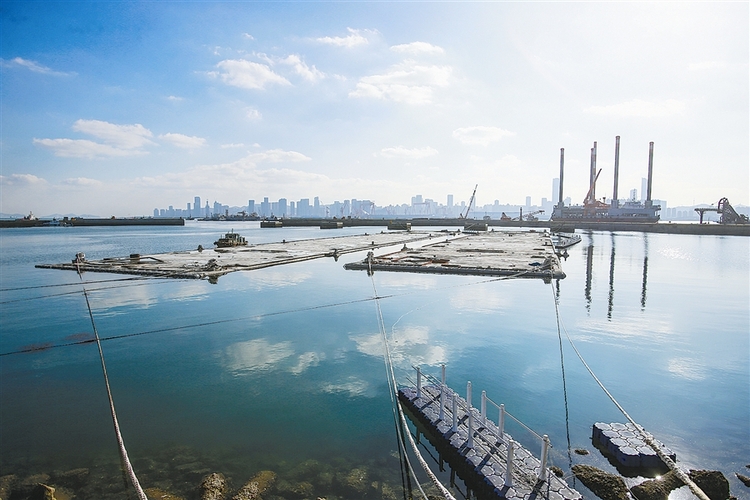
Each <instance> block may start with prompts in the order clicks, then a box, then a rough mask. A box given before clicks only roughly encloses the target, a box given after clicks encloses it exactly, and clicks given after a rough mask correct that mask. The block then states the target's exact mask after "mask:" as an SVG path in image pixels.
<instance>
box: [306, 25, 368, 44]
mask: <svg viewBox="0 0 750 500" xmlns="http://www.w3.org/2000/svg"><path fill="white" fill-rule="evenodd" d="M346 29H347V31H349V35H347V36H345V37H340V36H333V37H331V36H325V37H322V38H316V39H315V40H316V41H318V42H320V43H325V44H327V45H334V46H336V47H346V48H348V49H349V48H352V47H356V46H357V45H366V44H368V43H370V42H369V40H368V39H367V37H365V36H363V35H362V33H365V34H367V35H370V34H375V33H377V31H374V30H355V29H352V28H346Z"/></svg>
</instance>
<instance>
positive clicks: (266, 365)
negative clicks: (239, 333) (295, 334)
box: [225, 339, 294, 375]
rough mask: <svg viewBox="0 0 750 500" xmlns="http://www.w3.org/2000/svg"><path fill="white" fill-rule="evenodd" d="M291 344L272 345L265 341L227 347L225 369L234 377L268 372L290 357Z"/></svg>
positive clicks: (256, 340)
mask: <svg viewBox="0 0 750 500" xmlns="http://www.w3.org/2000/svg"><path fill="white" fill-rule="evenodd" d="M293 354H294V349H292V343H291V342H288V341H287V342H279V343H277V344H272V343H270V342H269V341H268V340H266V339H255V340H248V341H246V342H238V343H236V344H233V345H231V346H229V347H228V348H227V349H226V352H225V360H226V361H225V365H226V368H227V369H228V370H229V371H230V372H232V373H233V374H234V375H241V374H243V373H248V372H254V371H260V370H270V369H272V368H274V367H275V366H276V365H277V364H278V363H279V362H280V361H282V360H284V359H286V358H288V357H289V356H292V355H293Z"/></svg>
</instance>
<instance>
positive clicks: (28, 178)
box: [0, 174, 47, 186]
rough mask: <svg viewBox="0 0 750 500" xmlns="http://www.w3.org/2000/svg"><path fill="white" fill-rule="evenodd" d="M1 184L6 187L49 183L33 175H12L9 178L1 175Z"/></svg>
mask: <svg viewBox="0 0 750 500" xmlns="http://www.w3.org/2000/svg"><path fill="white" fill-rule="evenodd" d="M0 184H2V185H4V186H19V185H26V186H31V185H39V184H47V181H46V180H44V179H42V178H41V177H37V176H36V175H32V174H11V175H9V176H6V175H0Z"/></svg>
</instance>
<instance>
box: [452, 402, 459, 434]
mask: <svg viewBox="0 0 750 500" xmlns="http://www.w3.org/2000/svg"><path fill="white" fill-rule="evenodd" d="M451 399H452V400H453V427H452V430H453V432H457V431H458V394H456V393H455V392H454V393H453V396H451Z"/></svg>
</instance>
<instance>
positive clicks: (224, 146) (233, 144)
mask: <svg viewBox="0 0 750 500" xmlns="http://www.w3.org/2000/svg"><path fill="white" fill-rule="evenodd" d="M220 147H221V149H230V148H244V147H245V145H244V144H243V143H241V142H240V143H239V144H235V143H231V144H222V145H221V146H220Z"/></svg>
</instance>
